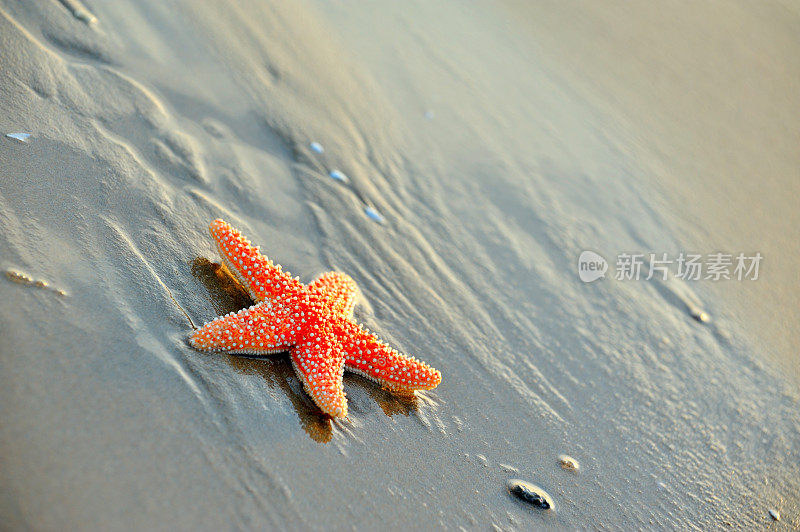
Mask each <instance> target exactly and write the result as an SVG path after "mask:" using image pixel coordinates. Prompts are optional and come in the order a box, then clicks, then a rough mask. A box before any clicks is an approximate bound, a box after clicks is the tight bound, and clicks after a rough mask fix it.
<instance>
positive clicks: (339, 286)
mask: <svg viewBox="0 0 800 532" xmlns="http://www.w3.org/2000/svg"><path fill="white" fill-rule="evenodd" d="M308 288H309V290H311V291H313V292H317V293H319V294H320V295H322V296H323V298H324V299H325V306H326V307H327V310H329V311H330V312H332V313H334V314H338V315H340V316H344V317H345V318H351V317H352V316H353V309H354V308H355V306H356V301H358V296H359V292H358V285H357V284H356V282H355V281H354V280H353V279H352V278H351V277H350V276H349V275H347V274H346V273H341V272H327V273H323V274H322V275H320V276H319V277H318V278H317V279H316V280H314V281H313V282H311V283H309V285H308Z"/></svg>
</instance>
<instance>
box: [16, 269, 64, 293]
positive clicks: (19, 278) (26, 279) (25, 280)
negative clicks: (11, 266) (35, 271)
mask: <svg viewBox="0 0 800 532" xmlns="http://www.w3.org/2000/svg"><path fill="white" fill-rule="evenodd" d="M6 279H8V280H9V281H11V282H12V283H17V284H21V285H25V286H35V287H36V288H42V289H44V290H50V291H52V292H55V293H56V294H58V295H60V296H66V295H67V293H66V292H65V291H63V290H61V289H58V288H52V287H51V286H50V283H48V282H47V281H45V280H43V279H39V280H35V279H34V278H33V277H31V276H30V275H28V274H27V273H23V272H18V271H16V270H6Z"/></svg>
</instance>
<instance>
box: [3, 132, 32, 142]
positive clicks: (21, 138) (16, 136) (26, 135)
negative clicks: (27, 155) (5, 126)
mask: <svg viewBox="0 0 800 532" xmlns="http://www.w3.org/2000/svg"><path fill="white" fill-rule="evenodd" d="M6 137H8V138H11V139H16V140H18V141H20V142H27V141H28V139H29V138H30V137H31V134H30V133H6Z"/></svg>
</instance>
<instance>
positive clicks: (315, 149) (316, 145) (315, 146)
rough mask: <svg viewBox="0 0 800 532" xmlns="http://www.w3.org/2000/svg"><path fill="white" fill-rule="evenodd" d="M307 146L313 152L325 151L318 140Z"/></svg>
mask: <svg viewBox="0 0 800 532" xmlns="http://www.w3.org/2000/svg"><path fill="white" fill-rule="evenodd" d="M308 147H309V148H311V151H313V152H315V153H322V152H324V151H325V148H323V147H322V144H320V143H319V142H312V143H311V144H309V145H308Z"/></svg>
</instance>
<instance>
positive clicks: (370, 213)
mask: <svg viewBox="0 0 800 532" xmlns="http://www.w3.org/2000/svg"><path fill="white" fill-rule="evenodd" d="M364 212H365V213H366V215H367V216H369V217H370V218H372V219H373V220H375V221H376V222H378V223H383V216H382V215H381V213H379V212H378V211H376V210H375V209H373V208H372V207H365V208H364Z"/></svg>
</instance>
